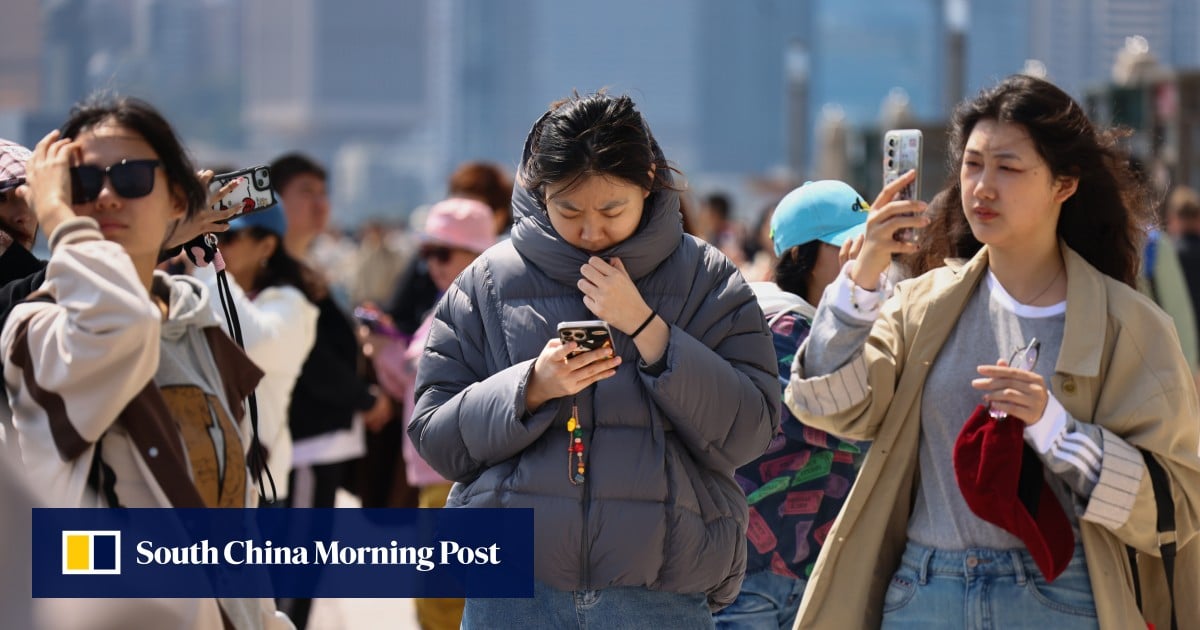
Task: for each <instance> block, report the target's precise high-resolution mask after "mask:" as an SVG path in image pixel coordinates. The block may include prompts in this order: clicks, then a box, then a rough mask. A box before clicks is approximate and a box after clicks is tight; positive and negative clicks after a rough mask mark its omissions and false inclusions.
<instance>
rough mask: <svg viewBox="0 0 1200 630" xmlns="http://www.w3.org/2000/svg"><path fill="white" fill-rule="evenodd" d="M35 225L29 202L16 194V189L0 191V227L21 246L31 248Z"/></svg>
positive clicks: (34, 235) (35, 218) (35, 220)
mask: <svg viewBox="0 0 1200 630" xmlns="http://www.w3.org/2000/svg"><path fill="white" fill-rule="evenodd" d="M37 225H38V224H37V217H36V216H35V215H34V214H33V210H31V209H30V208H29V204H27V203H25V200H24V199H21V198H20V197H18V196H17V189H15V188H13V189H10V190H5V191H3V192H0V229H2V230H4V231H5V232H8V235H9V236H11V237H12V238H13V240H14V241H16V242H17V243H20V244H21V247H24V248H25V249H33V242H34V239H35V238H36V235H37Z"/></svg>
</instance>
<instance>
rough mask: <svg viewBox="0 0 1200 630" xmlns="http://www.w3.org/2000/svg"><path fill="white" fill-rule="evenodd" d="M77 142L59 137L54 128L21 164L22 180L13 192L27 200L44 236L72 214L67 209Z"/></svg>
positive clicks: (72, 212) (72, 213)
mask: <svg viewBox="0 0 1200 630" xmlns="http://www.w3.org/2000/svg"><path fill="white" fill-rule="evenodd" d="M77 152H78V146H77V145H76V144H75V142H74V141H73V140H71V139H70V138H59V134H58V130H57V129H55V130H54V131H51V132H50V133H48V134H46V137H44V138H42V139H41V141H40V142H38V143H37V146H36V147H34V148H33V155H32V156H30V157H29V161H28V162H27V163H26V164H25V183H24V184H22V185H21V187H20V188H17V195H18V196H20V197H21V198H22V199H24V200H25V203H27V204H29V208H30V209H31V210H33V213H34V216H36V217H37V220H38V223H39V224H40V225H41V228H42V232H44V233H45V234H46V235H47V236H49V235H50V234H53V233H54V229H55V228H57V227H58V225H59V224H60V223H62V222H63V221H66V220H68V219H71V218H74V217H75V211H74V210H72V209H71V164H72V161H73V160H74V158H75V154H76V153H77Z"/></svg>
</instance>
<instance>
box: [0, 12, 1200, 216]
mask: <svg viewBox="0 0 1200 630" xmlns="http://www.w3.org/2000/svg"><path fill="white" fill-rule="evenodd" d="M1197 32H1200V0H1055V1H1054V2H1040V1H1036V0H993V1H987V2H985V1H982V0H902V1H900V2H896V1H892V2H883V1H878V0H742V1H736V2H735V1H730V0H660V1H659V2H655V3H643V2H637V1H636V0H608V1H606V2H603V3H599V2H587V1H584V0H337V1H334V0H7V1H6V9H5V17H4V20H3V21H0V137H7V138H12V139H15V140H18V141H21V142H25V143H27V144H30V145H32V144H33V143H34V142H36V141H37V140H38V139H39V138H40V137H41V136H42V135H43V134H44V133H45V131H47V130H49V129H51V128H53V127H55V126H57V125H58V124H60V123H61V122H62V120H63V119H64V118H65V116H66V113H67V111H68V109H69V108H70V106H71V105H72V104H73V103H74V102H76V101H78V100H79V99H81V98H83V97H85V96H86V95H88V94H89V93H91V92H93V91H95V90H107V91H111V92H115V93H118V94H124V95H132V96H138V97H142V98H145V99H147V100H149V101H150V102H151V103H153V104H155V105H156V106H157V107H159V108H160V109H161V110H162V111H163V112H164V113H165V114H166V115H167V117H168V118H169V119H170V120H171V122H172V123H173V124H174V125H175V126H176V128H177V129H178V130H179V131H180V132H181V134H182V135H183V136H184V139H185V141H186V143H187V146H188V148H189V150H190V151H191V153H192V155H193V157H194V158H195V159H196V161H197V163H198V164H200V165H204V166H215V165H227V166H231V167H242V166H250V165H252V164H259V163H264V162H267V161H269V160H270V159H272V158H273V157H275V156H277V155H279V154H281V153H284V152H286V151H292V150H298V151H302V152H304V153H307V154H310V155H312V156H313V157H315V158H317V159H318V160H320V161H322V162H323V163H325V164H326V165H327V166H328V167H329V169H330V176H331V195H332V199H333V202H334V220H335V221H336V222H337V223H340V224H342V225H354V224H356V223H358V222H361V221H363V220H365V219H368V218H376V217H380V218H386V219H389V220H396V219H399V218H401V217H403V216H405V215H407V213H409V212H410V211H412V210H413V209H414V208H416V207H418V206H420V205H423V204H428V203H431V202H434V201H437V200H438V199H440V198H441V197H442V196H443V194H444V189H445V180H446V177H447V175H448V174H449V173H450V171H451V170H452V169H453V168H454V166H455V165H456V164H458V163H460V162H462V161H464V160H470V159H483V160H488V161H493V162H497V163H499V164H501V165H503V166H505V167H506V168H508V169H509V171H510V172H511V171H512V170H513V168H514V167H515V165H516V160H517V158H518V157H519V152H520V149H521V145H522V142H523V140H524V137H525V135H526V133H527V132H528V130H529V127H530V126H531V125H532V123H533V121H534V120H536V119H537V117H538V116H539V115H540V114H541V113H542V112H543V111H544V110H545V108H546V107H547V105H548V104H549V103H550V102H552V101H554V100H557V99H560V98H563V97H565V96H567V95H569V94H570V93H571V92H572V90H579V91H580V92H583V93H586V92H592V91H595V90H596V89H599V88H607V89H609V90H610V91H611V92H614V93H628V94H630V95H631V96H632V97H633V98H634V100H635V101H636V102H637V103H638V105H639V108H640V109H641V110H642V112H643V114H644V115H645V117H646V119H647V121H648V122H649V124H650V127H651V129H652V130H653V131H654V134H655V136H656V137H657V138H658V139H659V141H660V143H661V144H662V145H663V148H664V151H665V152H666V154H667V156H668V158H669V159H670V160H671V161H673V162H674V163H676V164H677V165H678V166H679V167H680V168H681V169H682V170H683V171H684V172H685V173H686V174H687V176H688V179H689V182H690V184H691V187H692V193H693V195H695V196H700V195H703V194H705V193H707V192H711V191H713V190H718V189H719V190H725V191H729V192H731V193H732V194H733V195H734V197H735V199H737V200H738V201H739V202H740V203H739V204H738V210H739V213H740V214H741V215H742V216H744V217H747V218H749V219H752V218H753V216H754V215H756V214H757V213H758V212H759V211H760V209H761V208H760V207H756V204H761V203H764V199H766V198H768V197H770V195H772V194H774V192H773V190H774V189H772V188H771V186H769V185H765V184H763V182H781V181H782V182H792V183H798V182H799V181H803V179H805V178H812V177H819V176H844V174H843V173H840V172H837V171H836V170H835V171H833V172H830V171H829V169H828V168H827V167H828V164H827V163H826V162H827V160H824V159H821V158H824V157H826V156H828V155H830V152H831V151H835V150H836V151H844V152H846V153H848V154H849V156H850V158H851V159H853V158H854V157H855V155H856V154H861V153H862V151H863V150H864V149H863V147H862V146H860V145H861V136H860V135H857V134H855V133H847V132H848V131H850V132H853V131H854V130H860V129H866V128H873V129H878V128H880V127H882V126H886V125H890V124H901V123H907V124H915V125H920V124H924V123H931V124H940V123H941V121H944V120H945V118H946V117H947V116H948V114H949V112H950V110H951V108H952V106H953V104H954V103H956V102H958V101H959V100H961V99H962V98H964V97H967V96H969V95H972V94H974V93H976V92H977V91H978V90H979V89H981V88H983V87H986V86H988V85H990V84H992V83H994V82H995V81H996V80H998V79H1000V78H1002V77H1004V76H1007V75H1009V74H1012V73H1015V72H1020V71H1022V70H1023V69H1025V68H1028V67H1030V65H1029V63H1030V61H1029V60H1036V62H1035V63H1034V64H1033V66H1034V67H1041V68H1044V69H1045V73H1046V75H1047V77H1048V78H1049V79H1050V80H1052V81H1054V82H1055V83H1057V84H1058V85H1060V86H1062V87H1063V88H1064V89H1066V90H1067V91H1068V92H1070V93H1071V94H1073V95H1074V96H1075V97H1076V98H1078V99H1080V100H1081V101H1082V100H1084V98H1085V96H1086V95H1087V93H1088V91H1089V90H1093V89H1096V88H1098V87H1101V86H1104V85H1106V84H1108V83H1110V82H1111V81H1112V73H1113V66H1114V62H1115V60H1116V55H1117V52H1118V51H1119V50H1120V49H1121V48H1122V47H1123V46H1125V43H1126V40H1127V38H1129V37H1132V36H1140V37H1142V38H1144V40H1145V42H1146V44H1148V46H1149V52H1150V54H1152V55H1153V56H1154V57H1155V58H1157V60H1158V61H1159V62H1160V63H1161V64H1162V65H1163V66H1165V67H1169V68H1173V69H1190V68H1200V42H1198V41H1197V38H1196V37H1195V33H1197ZM926 164H927V170H928V169H929V166H930V162H929V161H928V160H927V162H926ZM936 167H937V168H940V167H941V165H940V164H936ZM862 192H863V194H865V195H867V196H868V197H873V195H874V193H875V191H873V190H872V191H869V190H863V191H862Z"/></svg>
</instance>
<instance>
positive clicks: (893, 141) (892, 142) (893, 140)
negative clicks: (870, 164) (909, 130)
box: [888, 138, 896, 147]
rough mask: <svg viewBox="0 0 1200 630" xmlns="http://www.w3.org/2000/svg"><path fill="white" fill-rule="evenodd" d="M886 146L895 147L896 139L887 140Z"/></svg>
mask: <svg viewBox="0 0 1200 630" xmlns="http://www.w3.org/2000/svg"><path fill="white" fill-rule="evenodd" d="M888 146H889V147H894V146H896V139H895V138H888Z"/></svg>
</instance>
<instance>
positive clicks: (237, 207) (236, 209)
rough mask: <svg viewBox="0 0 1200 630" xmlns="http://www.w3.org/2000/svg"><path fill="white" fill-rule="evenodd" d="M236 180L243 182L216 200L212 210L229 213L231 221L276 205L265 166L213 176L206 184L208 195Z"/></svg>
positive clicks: (268, 169)
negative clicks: (239, 179)
mask: <svg viewBox="0 0 1200 630" xmlns="http://www.w3.org/2000/svg"><path fill="white" fill-rule="evenodd" d="M238 178H241V179H242V180H243V181H241V182H240V183H238V185H237V186H235V187H234V188H233V190H230V191H229V192H227V193H225V195H224V196H222V197H221V198H220V199H218V200H217V201H216V202H215V203H214V204H213V205H212V209H213V210H220V211H223V212H229V213H230V214H229V219H232V218H234V217H237V216H240V215H243V214H249V213H251V212H257V211H259V210H266V209H267V208H270V207H271V206H273V205H275V204H276V203H278V201H277V200H276V199H275V190H274V189H273V188H271V169H270V168H268V167H266V166H253V167H251V168H244V169H242V170H240V171H233V172H232V173H222V174H220V175H215V176H213V178H212V181H211V182H209V184H208V194H209V195H214V194H216V192H217V191H219V190H220V189H221V188H222V187H223V186H225V184H227V183H229V182H230V181H233V180H235V179H238ZM226 220H228V219H226Z"/></svg>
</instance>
